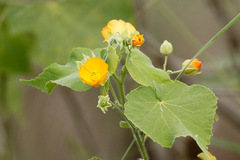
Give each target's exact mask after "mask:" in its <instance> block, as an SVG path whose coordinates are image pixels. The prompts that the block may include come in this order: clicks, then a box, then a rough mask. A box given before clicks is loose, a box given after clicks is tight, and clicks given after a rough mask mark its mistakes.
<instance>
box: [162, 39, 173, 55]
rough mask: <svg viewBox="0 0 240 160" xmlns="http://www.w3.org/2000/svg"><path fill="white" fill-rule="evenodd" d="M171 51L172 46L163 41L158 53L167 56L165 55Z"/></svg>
mask: <svg viewBox="0 0 240 160" xmlns="http://www.w3.org/2000/svg"><path fill="white" fill-rule="evenodd" d="M172 51H173V46H172V44H171V43H170V42H168V41H167V40H165V41H164V42H163V44H162V45H161V46H160V52H161V53H162V54H163V55H165V56H167V55H169V54H171V53H172Z"/></svg>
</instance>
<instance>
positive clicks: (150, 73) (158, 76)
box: [126, 49, 171, 87]
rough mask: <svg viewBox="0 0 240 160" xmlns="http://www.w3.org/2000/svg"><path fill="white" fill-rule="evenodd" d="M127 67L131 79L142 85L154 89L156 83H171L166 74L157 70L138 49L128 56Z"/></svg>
mask: <svg viewBox="0 0 240 160" xmlns="http://www.w3.org/2000/svg"><path fill="white" fill-rule="evenodd" d="M126 66H127V69H128V71H129V74H130V75H131V77H132V78H133V79H134V80H135V81H136V82H137V83H139V84H141V85H144V86H152V87H154V82H156V83H165V82H168V81H171V80H170V78H169V75H168V74H167V73H166V72H164V71H163V70H162V69H158V68H155V67H154V66H153V65H152V62H151V60H150V59H149V58H148V57H147V56H146V55H145V54H144V53H142V52H141V51H139V50H138V49H133V50H132V51H131V53H130V54H129V55H128V57H127V62H126Z"/></svg>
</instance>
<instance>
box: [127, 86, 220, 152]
mask: <svg viewBox="0 0 240 160" xmlns="http://www.w3.org/2000/svg"><path fill="white" fill-rule="evenodd" d="M127 99H128V102H127V104H126V105H125V114H126V116H127V117H128V118H129V119H130V120H131V121H132V122H133V123H134V124H135V125H136V126H137V127H138V128H139V129H140V130H142V131H143V132H145V133H146V135H148V136H149V137H150V138H151V139H152V140H153V141H155V142H158V143H159V144H160V145H162V146H163V147H172V144H173V142H174V139H175V138H176V137H180V136H184V137H185V136H191V137H192V138H193V139H194V140H195V141H196V142H197V144H198V145H199V147H200V148H201V149H202V150H203V151H204V152H205V153H207V145H209V144H210V137H211V136H212V133H211V130H212V124H213V119H214V115H215V111H216V108H217V107H216V104H217V98H216V96H215V95H214V94H213V93H212V92H211V91H210V90H209V89H207V88H205V87H203V86H201V85H192V86H187V85H186V84H184V83H181V82H179V81H175V82H169V83H165V84H156V91H155V90H153V89H152V88H151V87H145V86H142V87H139V88H137V89H136V90H134V91H132V92H130V93H129V94H128V95H127Z"/></svg>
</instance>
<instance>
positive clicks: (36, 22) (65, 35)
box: [7, 0, 133, 66]
mask: <svg viewBox="0 0 240 160" xmlns="http://www.w3.org/2000/svg"><path fill="white" fill-rule="evenodd" d="M29 2H30V1H29ZM132 15H133V9H132V4H131V1H129V0H122V1H112V0H101V1H99V0H81V1H78V0H63V1H47V2H36V3H31V4H30V3H22V2H21V1H20V0H15V3H10V6H9V7H8V9H7V18H8V19H9V22H10V25H11V26H14V27H12V28H11V29H12V30H11V31H12V32H13V33H19V32H24V31H28V30H33V31H34V33H35V34H36V36H37V42H38V43H37V45H36V47H35V48H34V50H33V53H32V54H31V55H32V56H31V57H32V59H33V62H34V63H37V64H38V65H40V66H46V65H49V64H50V63H52V62H55V61H56V62H58V63H65V62H66V59H67V58H68V56H69V54H68V53H70V50H71V48H75V47H78V46H81V47H89V48H97V47H102V46H103V38H102V35H101V29H102V28H103V27H104V25H105V24H106V23H107V22H108V21H109V20H110V19H120V18H121V19H124V20H126V21H127V20H128V19H130V18H132ZM93 46H94V47H93Z"/></svg>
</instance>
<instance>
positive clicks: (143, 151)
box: [110, 101, 149, 160]
mask: <svg viewBox="0 0 240 160" xmlns="http://www.w3.org/2000/svg"><path fill="white" fill-rule="evenodd" d="M110 103H111V104H112V105H113V106H114V107H115V108H116V109H117V110H118V111H119V113H120V114H121V115H122V116H123V118H124V119H125V121H126V122H127V123H128V124H129V126H130V127H131V129H132V132H133V134H134V138H135V140H136V142H137V144H138V147H139V150H140V152H141V155H142V157H143V158H144V160H149V158H148V154H147V150H146V148H145V146H144V144H143V142H142V140H141V139H142V138H141V136H140V134H139V133H138V131H137V128H136V127H135V126H134V125H133V124H132V122H131V121H130V120H129V119H128V118H127V117H126V116H125V114H124V113H123V111H122V110H121V109H120V108H119V107H118V106H117V105H116V104H115V103H113V102H111V101H110Z"/></svg>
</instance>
